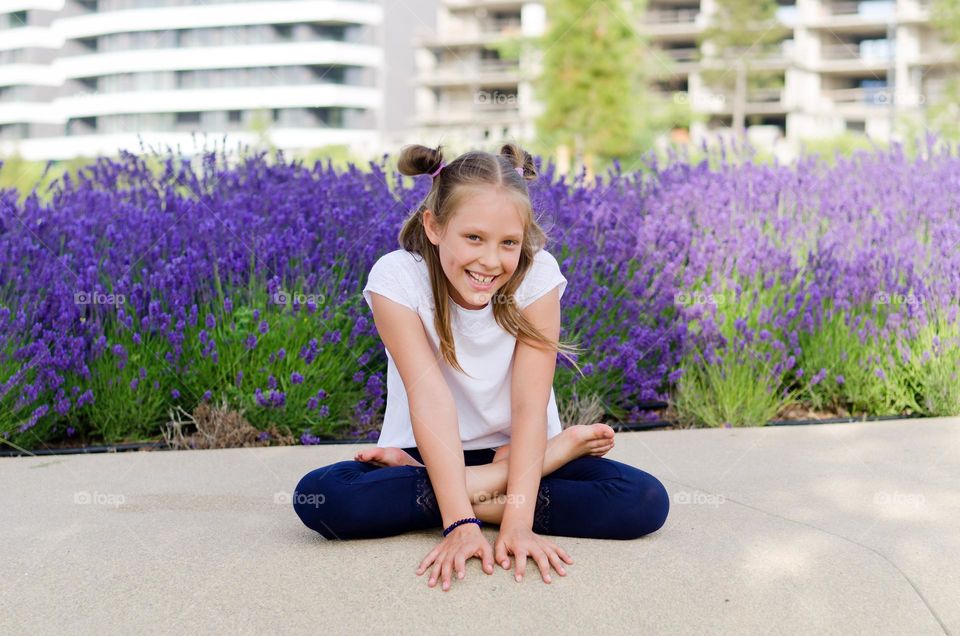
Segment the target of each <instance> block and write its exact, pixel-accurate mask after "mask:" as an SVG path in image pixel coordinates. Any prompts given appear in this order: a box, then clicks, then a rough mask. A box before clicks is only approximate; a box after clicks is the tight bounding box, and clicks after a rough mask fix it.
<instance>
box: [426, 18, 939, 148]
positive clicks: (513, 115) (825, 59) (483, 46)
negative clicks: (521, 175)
mask: <svg viewBox="0 0 960 636" xmlns="http://www.w3.org/2000/svg"><path fill="white" fill-rule="evenodd" d="M778 4H779V5H780V7H779V10H778V12H777V19H778V21H779V22H780V23H782V24H783V25H784V26H785V27H786V36H785V37H784V38H783V39H782V41H781V42H780V46H779V47H778V49H777V50H776V51H775V52H773V53H766V54H764V55H763V56H762V57H759V59H758V58H757V56H756V54H755V53H754V54H753V55H751V52H750V51H747V52H745V56H747V57H750V58H751V59H750V64H751V68H753V69H763V70H765V71H771V72H774V73H775V74H779V75H780V78H781V82H780V83H781V84H782V87H780V88H775V89H762V90H761V89H757V90H751V91H750V92H748V93H747V94H746V103H745V114H746V117H747V121H748V123H750V124H751V126H750V129H748V133H750V134H751V137H754V138H758V139H760V140H766V141H769V142H771V143H772V142H774V141H775V140H776V139H777V138H781V139H787V140H791V141H797V140H800V139H808V138H817V137H829V136H834V135H837V134H839V133H842V132H844V131H857V132H862V133H866V134H869V135H870V136H872V137H874V138H876V139H880V140H886V139H888V138H889V136H890V132H891V126H892V123H893V121H894V119H895V116H896V115H897V114H902V113H906V112H911V111H919V110H922V109H923V108H924V107H925V105H926V104H928V103H929V102H931V101H933V100H936V99H937V98H938V97H939V96H940V95H941V93H942V92H943V89H944V85H945V82H946V79H947V76H948V74H950V73H953V74H956V68H955V66H953V64H954V61H955V59H956V53H955V52H953V51H952V50H951V49H950V48H949V47H947V46H946V45H945V44H944V43H943V42H941V41H940V39H939V38H938V36H937V34H936V33H935V31H934V28H933V26H932V24H931V7H930V4H931V2H930V0H876V1H865V2H850V1H846V0H843V1H831V0H795V1H783V0H781V1H780V2H779V3H778ZM713 12H714V3H713V1H712V0H702V1H701V0H648V2H647V7H646V12H645V15H644V16H643V19H642V21H641V23H640V24H638V25H635V30H636V32H637V33H639V34H641V35H642V36H644V37H645V38H646V39H647V41H648V44H649V47H648V49H647V50H648V53H649V56H650V59H649V60H648V61H651V62H652V64H650V66H651V67H652V70H653V75H652V78H651V86H650V89H651V90H653V91H657V92H661V93H664V94H665V97H666V98H668V99H671V98H672V99H675V100H685V101H687V102H688V103H689V104H690V107H691V109H692V111H693V112H694V113H696V114H698V115H700V116H701V117H699V118H698V119H700V121H699V122H697V123H694V124H693V125H692V126H691V128H692V130H691V132H692V133H693V137H694V138H696V137H698V136H701V135H705V134H708V133H709V131H711V130H717V129H724V128H729V126H730V125H731V119H732V116H733V112H732V111H733V102H734V99H733V95H732V93H731V92H729V91H726V92H724V91H719V92H717V91H714V90H711V88H710V87H709V85H708V83H707V82H705V81H704V78H703V76H702V73H701V71H702V70H703V64H704V52H703V51H702V50H701V48H702V47H701V46H700V45H699V44H698V42H699V38H700V35H701V34H702V33H703V31H704V28H705V27H706V26H707V24H708V23H709V21H710V16H711V15H712V13H713ZM547 20H549V15H545V14H544V10H543V6H542V4H541V3H540V2H537V1H531V0H526V1H519V0H518V1H513V2H511V1H508V0H443V2H442V5H441V8H440V9H439V16H438V20H437V29H436V33H435V35H433V36H428V37H421V38H420V39H419V40H418V42H417V44H418V54H417V61H418V68H419V75H418V89H417V90H418V95H417V107H418V120H417V123H418V125H419V128H420V130H421V133H420V134H421V136H422V137H429V138H434V137H436V138H446V137H450V136H458V135H468V136H469V137H470V138H471V139H472V140H483V139H487V138H489V137H494V138H498V137H499V136H500V135H501V134H504V133H507V132H509V133H511V134H516V135H518V136H521V135H522V134H523V133H530V132H532V126H533V120H534V118H535V117H536V114H537V113H538V112H539V111H540V108H539V107H538V105H537V104H536V103H535V100H534V96H533V93H532V91H531V90H530V85H529V79H530V78H531V77H535V76H536V73H537V70H538V69H537V68H536V67H535V61H533V60H525V59H524V58H523V57H521V58H520V59H519V60H517V61H513V62H507V61H503V60H501V59H500V55H499V54H498V52H497V50H496V48H495V47H493V48H492V47H491V46H490V43H491V42H493V41H495V40H496V38H497V36H498V35H502V34H521V33H522V34H524V35H539V34H540V33H542V32H543V29H544V23H545V21H547ZM557 45H558V46H562V43H559V44H557ZM598 54H602V53H598ZM707 57H709V56H707ZM951 67H952V70H951ZM671 96H672V97H671Z"/></svg>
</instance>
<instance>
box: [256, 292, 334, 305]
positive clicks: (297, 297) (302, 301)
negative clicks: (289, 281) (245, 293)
mask: <svg viewBox="0 0 960 636" xmlns="http://www.w3.org/2000/svg"><path fill="white" fill-rule="evenodd" d="M325 302H326V296H324V295H323V294H302V293H300V292H288V291H284V290H282V289H279V290H277V291H275V292H273V294H271V295H270V303H271V304H273V305H290V304H295V305H308V304H310V303H313V304H314V305H316V306H318V307H319V306H320V305H322V304H324V303H325Z"/></svg>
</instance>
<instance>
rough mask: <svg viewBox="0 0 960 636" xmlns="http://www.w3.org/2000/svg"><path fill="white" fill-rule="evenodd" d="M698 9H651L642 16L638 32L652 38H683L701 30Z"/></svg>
mask: <svg viewBox="0 0 960 636" xmlns="http://www.w3.org/2000/svg"><path fill="white" fill-rule="evenodd" d="M700 15H701V14H700V10H699V9H651V10H649V11H647V12H646V13H645V14H644V16H643V24H642V25H641V27H640V29H639V30H640V31H641V32H642V33H643V34H645V35H649V36H651V37H654V38H666V39H669V38H672V37H673V38H685V37H690V36H695V35H697V34H698V33H699V32H700V31H701V29H702V25H701V24H700V20H701V18H700Z"/></svg>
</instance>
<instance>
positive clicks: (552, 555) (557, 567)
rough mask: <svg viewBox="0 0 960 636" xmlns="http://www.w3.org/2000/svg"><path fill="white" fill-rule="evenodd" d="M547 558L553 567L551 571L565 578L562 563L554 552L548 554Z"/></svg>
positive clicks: (565, 572)
mask: <svg viewBox="0 0 960 636" xmlns="http://www.w3.org/2000/svg"><path fill="white" fill-rule="evenodd" d="M548 556H549V557H550V563H551V564H552V565H553V569H555V570H556V571H557V574H559V575H560V576H566V574H567V571H566V570H565V569H564V568H563V561H561V560H560V556H559V555H558V554H557V553H556V552H555V551H551V552H549V553H548Z"/></svg>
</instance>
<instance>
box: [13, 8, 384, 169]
mask: <svg viewBox="0 0 960 636" xmlns="http://www.w3.org/2000/svg"><path fill="white" fill-rule="evenodd" d="M383 16H384V12H383V7H382V6H381V4H380V2H378V1H376V0H3V2H2V3H0V156H2V155H5V154H10V153H12V152H14V151H17V152H19V153H20V154H21V155H22V156H24V157H25V158H27V159H65V158H70V157H75V156H81V155H83V156H92V155H96V154H100V153H107V154H113V153H115V152H116V151H117V150H118V149H119V148H128V149H133V150H136V149H138V148H139V147H140V140H141V139H142V141H143V142H144V144H145V145H147V146H148V147H150V146H155V147H158V148H159V147H162V146H166V145H169V146H172V147H176V146H177V145H178V144H179V145H180V146H181V148H182V149H183V150H184V151H185V152H190V151H192V150H191V149H195V148H197V147H200V146H202V145H203V144H204V143H206V144H207V145H208V146H209V145H212V144H213V143H217V144H218V145H220V144H221V142H222V138H223V137H224V135H225V134H226V135H228V136H229V138H228V144H229V145H230V146H231V147H233V146H234V145H235V144H237V143H241V142H249V141H254V140H256V138H257V137H258V135H259V134H262V133H258V132H257V131H263V130H264V129H268V130H269V133H268V134H269V139H270V141H271V142H272V143H273V144H274V145H275V146H277V147H279V148H282V149H288V150H297V149H307V148H316V147H319V146H324V145H331V144H345V145H348V146H351V147H352V148H354V149H355V150H358V151H360V152H372V151H376V150H378V149H379V147H380V139H381V135H382V128H383V113H384V110H383V102H384V90H383V85H384V73H383V66H384V50H383V44H382V38H383V31H382V26H383V25H382V22H383ZM194 133H200V134H202V135H205V136H206V140H203V139H197V138H193V134H194Z"/></svg>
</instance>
